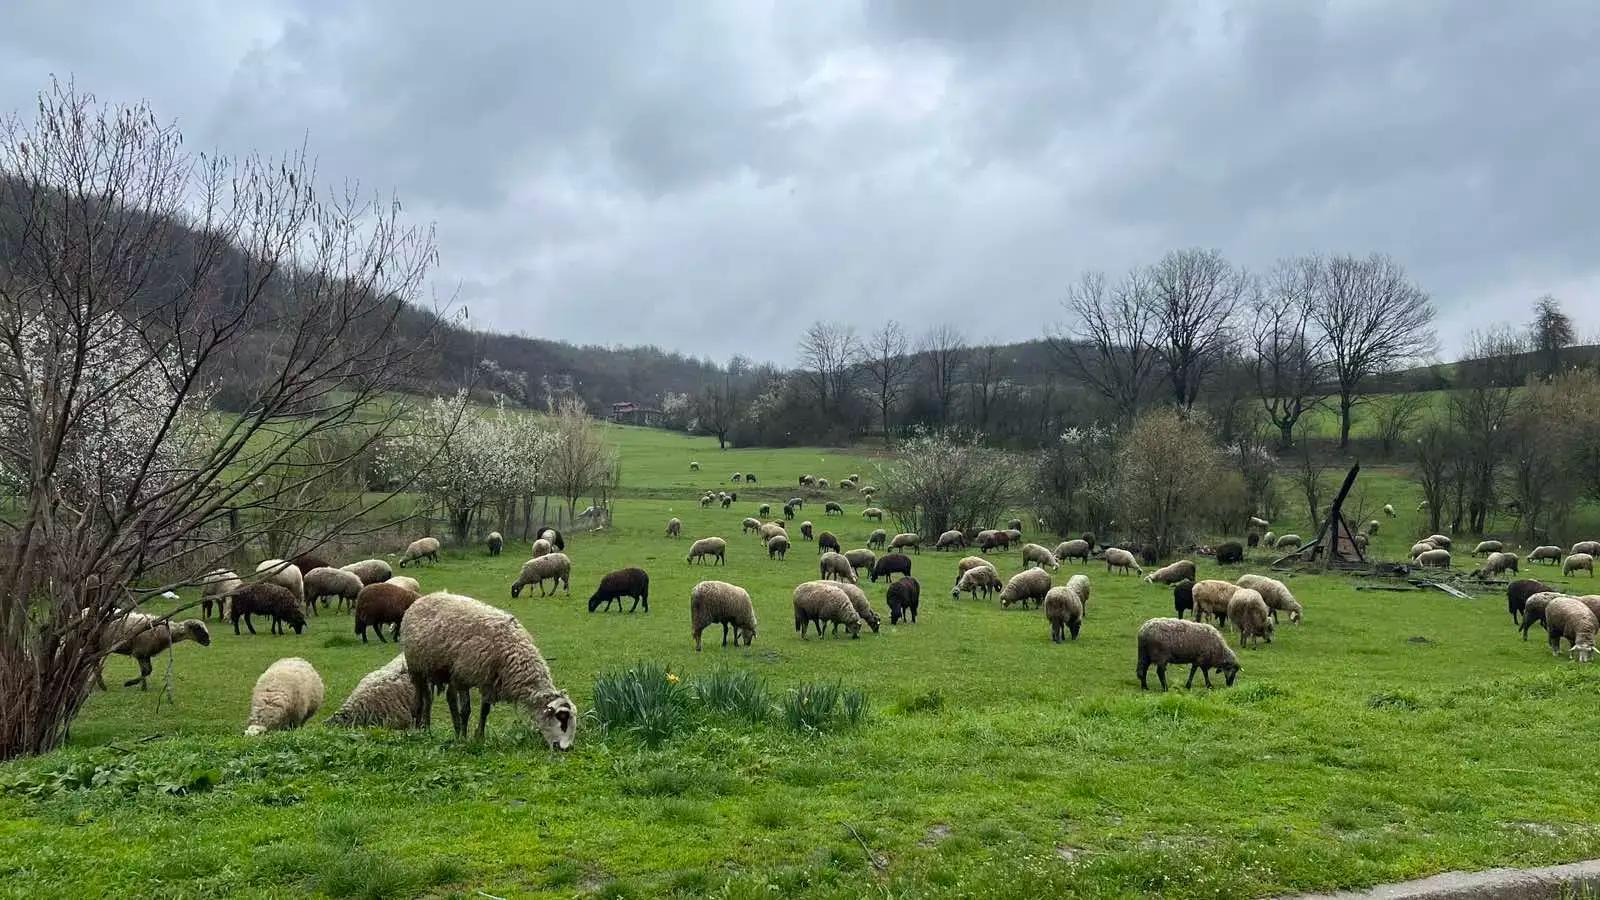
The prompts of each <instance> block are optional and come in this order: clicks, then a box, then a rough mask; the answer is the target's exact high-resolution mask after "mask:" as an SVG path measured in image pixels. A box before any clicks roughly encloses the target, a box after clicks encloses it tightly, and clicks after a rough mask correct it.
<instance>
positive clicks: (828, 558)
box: [817, 551, 856, 582]
mask: <svg viewBox="0 0 1600 900" xmlns="http://www.w3.org/2000/svg"><path fill="white" fill-rule="evenodd" d="M817 568H818V570H819V572H820V575H819V576H818V577H819V578H823V579H828V578H832V579H835V580H837V581H849V582H854V581H855V580H856V570H855V569H854V568H852V567H851V565H850V559H849V557H847V556H845V555H844V554H843V553H834V552H832V551H829V552H827V553H824V554H822V558H821V559H820V560H818V561H817Z"/></svg>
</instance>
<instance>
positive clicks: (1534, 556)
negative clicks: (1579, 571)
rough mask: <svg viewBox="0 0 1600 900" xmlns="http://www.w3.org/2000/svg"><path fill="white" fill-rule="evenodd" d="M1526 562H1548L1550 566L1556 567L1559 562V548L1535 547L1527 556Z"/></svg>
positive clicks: (1548, 545)
mask: <svg viewBox="0 0 1600 900" xmlns="http://www.w3.org/2000/svg"><path fill="white" fill-rule="evenodd" d="M1528 562H1531V563H1535V562H1548V563H1550V565H1552V566H1553V565H1556V564H1558V563H1560V562H1561V548H1560V547H1556V546H1553V545H1550V544H1545V545H1543V546H1539V547H1535V548H1533V550H1532V552H1530V553H1529V554H1528Z"/></svg>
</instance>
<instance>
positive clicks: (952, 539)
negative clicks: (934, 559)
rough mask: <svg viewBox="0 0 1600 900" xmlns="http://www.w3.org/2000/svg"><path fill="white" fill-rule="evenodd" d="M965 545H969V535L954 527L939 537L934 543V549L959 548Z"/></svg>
mask: <svg viewBox="0 0 1600 900" xmlns="http://www.w3.org/2000/svg"><path fill="white" fill-rule="evenodd" d="M965 546H967V536H966V535H964V534H962V533H961V532H959V531H957V530H955V529H953V528H952V529H951V530H949V531H946V532H945V533H943V534H941V535H939V539H938V540H937V541H935V542H934V544H933V549H935V550H959V549H961V548H962V547H965Z"/></svg>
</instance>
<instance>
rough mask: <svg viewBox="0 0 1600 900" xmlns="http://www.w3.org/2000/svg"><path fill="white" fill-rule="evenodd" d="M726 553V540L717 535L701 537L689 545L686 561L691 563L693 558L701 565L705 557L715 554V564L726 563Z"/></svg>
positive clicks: (703, 563)
mask: <svg viewBox="0 0 1600 900" xmlns="http://www.w3.org/2000/svg"><path fill="white" fill-rule="evenodd" d="M727 554H728V542H727V541H725V540H723V539H722V538H719V537H708V538H701V539H700V540H698V541H695V542H694V543H693V544H691V545H690V546H689V558H688V562H689V563H691V564H692V563H694V561H695V560H699V561H700V564H701V565H705V561H706V557H708V556H715V557H716V558H717V563H716V564H717V565H727V563H728V558H727Z"/></svg>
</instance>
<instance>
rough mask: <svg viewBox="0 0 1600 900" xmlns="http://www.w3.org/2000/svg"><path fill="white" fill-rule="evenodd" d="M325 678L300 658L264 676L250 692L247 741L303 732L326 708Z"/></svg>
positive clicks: (272, 667)
mask: <svg viewBox="0 0 1600 900" xmlns="http://www.w3.org/2000/svg"><path fill="white" fill-rule="evenodd" d="M322 691H323V688H322V676H321V675H318V674H317V670H316V669H315V668H313V667H312V665H311V663H309V662H306V661H305V660H303V659H301V658H300V657H298V656H290V657H286V658H284V659H280V660H278V661H277V662H275V663H273V664H272V665H270V666H267V670H266V671H265V672H262V673H261V677H259V678H257V679H256V686H255V688H254V689H252V690H251V691H250V718H249V719H247V720H246V721H245V728H244V733H245V735H246V736H247V737H255V736H256V735H258V734H266V733H267V732H269V731H287V730H289V729H291V728H299V727H300V726H301V725H304V724H305V723H306V722H308V721H310V720H311V717H312V716H314V715H316V714H317V710H318V709H321V708H322Z"/></svg>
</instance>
